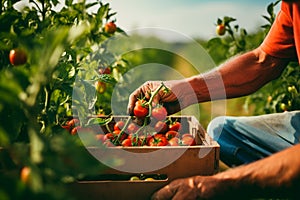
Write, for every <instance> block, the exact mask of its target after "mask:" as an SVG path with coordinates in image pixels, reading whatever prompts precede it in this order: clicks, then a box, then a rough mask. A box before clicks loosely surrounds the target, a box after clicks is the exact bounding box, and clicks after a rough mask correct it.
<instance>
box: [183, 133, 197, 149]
mask: <svg viewBox="0 0 300 200" xmlns="http://www.w3.org/2000/svg"><path fill="white" fill-rule="evenodd" d="M181 144H182V145H184V146H193V145H196V140H195V138H194V137H193V136H192V135H191V134H189V133H187V134H183V135H182V138H181Z"/></svg>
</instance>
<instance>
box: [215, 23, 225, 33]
mask: <svg viewBox="0 0 300 200" xmlns="http://www.w3.org/2000/svg"><path fill="white" fill-rule="evenodd" d="M225 32H226V29H225V25H224V24H219V25H217V27H216V33H217V34H218V35H220V36H222V35H224V34H225Z"/></svg>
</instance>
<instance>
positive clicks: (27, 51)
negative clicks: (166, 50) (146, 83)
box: [0, 0, 128, 199]
mask: <svg viewBox="0 0 300 200" xmlns="http://www.w3.org/2000/svg"><path fill="white" fill-rule="evenodd" d="M61 2H63V3H62V4H60V3H61ZM22 3H23V1H21V0H14V1H12V0H2V1H1V4H0V20H1V28H0V35H1V37H0V47H1V48H0V55H1V56H0V70H1V73H0V85H1V87H0V95H1V98H0V121H1V123H0V157H1V159H0V171H1V172H3V173H1V174H0V180H1V181H0V188H1V192H0V193H1V194H0V198H3V197H4V198H5V199H38V198H41V197H43V198H49V199H70V196H73V194H72V193H69V192H68V189H67V187H66V186H67V185H66V183H68V182H72V181H74V180H76V179H77V178H78V177H80V176H82V175H86V174H96V173H98V172H99V170H102V169H103V166H101V165H99V162H98V161H96V160H95V159H94V158H93V157H91V156H90V155H89V154H88V153H87V152H86V150H85V147H84V146H83V144H82V143H81V142H80V141H79V137H78V136H77V134H75V135H73V136H72V135H70V132H72V131H73V133H75V132H77V131H78V129H79V128H77V127H80V126H81V127H83V128H82V129H80V130H79V131H83V132H89V130H88V129H84V128H85V123H86V121H88V119H86V121H85V118H84V120H82V121H81V120H80V121H78V123H76V122H71V121H70V122H69V123H70V124H67V123H66V122H67V119H70V117H71V116H77V115H80V113H82V111H83V110H84V109H83V108H85V107H88V106H91V107H95V109H94V110H93V111H92V110H91V109H87V110H86V111H85V110H84V111H85V112H87V114H100V113H105V114H110V113H111V109H110V98H111V93H112V90H113V86H114V84H116V82H117V78H118V77H120V74H121V73H124V72H126V70H128V68H127V64H126V62H125V61H124V59H123V57H122V56H119V55H118V56H116V55H115V54H114V53H113V52H110V51H109V49H108V48H106V46H107V41H108V40H109V39H110V37H112V36H113V35H114V33H118V32H119V33H121V32H123V31H122V30H121V29H120V28H119V27H117V28H116V30H115V32H114V33H110V34H108V33H107V32H105V30H104V26H105V24H106V23H107V22H109V21H112V19H111V18H112V17H113V16H114V15H115V14H116V13H115V12H111V8H110V5H109V4H107V3H102V2H100V1H94V2H88V1H73V0H68V1H57V0H43V1H39V0H30V1H27V4H24V6H23V7H20V6H18V5H17V4H19V5H20V4H22ZM59 4H60V5H59ZM57 7H59V8H57ZM107 58H114V59H107ZM12 65H15V66H18V67H11V66H12ZM99 66H101V67H103V68H104V69H106V68H108V69H111V70H112V71H113V73H108V71H107V70H106V71H104V72H103V73H102V72H101V73H99V72H98V68H99ZM77 78H78V79H77ZM76 80H79V82H80V83H79V84H78V85H79V87H78V90H76V91H74V93H73V89H74V88H75V86H77V81H76ZM97 80H100V81H102V82H104V83H105V84H106V89H105V91H103V92H102V93H101V94H99V93H97V94H96V95H95V96H96V97H95V96H93V95H87V94H88V93H89V92H90V93H95V89H96V87H95V85H94V84H93V83H94V82H95V81H97ZM74 94H76V95H77V96H79V97H80V98H81V99H80V101H76V99H74V98H73V97H74V96H76V95H74ZM2 97H3V98H2ZM90 100H94V101H92V103H91V101H90ZM79 119H81V116H79ZM107 143H108V142H107ZM107 145H110V144H107ZM23 166H28V167H30V174H31V175H32V176H31V175H30V181H27V182H26V181H25V182H26V185H25V186H24V187H23V186H22V187H19V186H20V181H22V180H25V179H26V178H22V177H26V176H25V175H20V169H22V168H23ZM25 169H26V168H25ZM22 171H23V170H22ZM25 172H26V171H25V170H24V172H22V173H23V174H26V173H25ZM14 186H15V187H14ZM53 191H55V193H53ZM71 198H72V197H71Z"/></svg>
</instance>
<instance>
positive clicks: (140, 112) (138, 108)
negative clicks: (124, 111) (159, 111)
mask: <svg viewBox="0 0 300 200" xmlns="http://www.w3.org/2000/svg"><path fill="white" fill-rule="evenodd" d="M145 103H146V101H144V100H138V101H137V102H136V103H135V106H134V108H133V114H134V115H135V116H136V117H138V118H144V117H146V116H147V115H148V113H149V110H148V107H147V105H145Z"/></svg>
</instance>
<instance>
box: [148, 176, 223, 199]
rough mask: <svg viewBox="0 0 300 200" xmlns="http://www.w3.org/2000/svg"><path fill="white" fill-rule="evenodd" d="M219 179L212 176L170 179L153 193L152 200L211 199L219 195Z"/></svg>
mask: <svg viewBox="0 0 300 200" xmlns="http://www.w3.org/2000/svg"><path fill="white" fill-rule="evenodd" d="M219 180H221V179H217V178H215V177H214V176H193V177H189V178H184V179H177V180H174V181H172V182H171V183H170V184H169V185H166V186H165V187H163V188H161V189H160V190H159V191H157V192H156V193H155V194H153V196H152V199H153V200H167V199H172V200H181V199H185V200H188V199H191V200H192V199H193V200H194V199H211V198H216V197H217V196H216V195H220V192H221V191H220V190H219V188H218V185H219V183H220V181H219Z"/></svg>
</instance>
